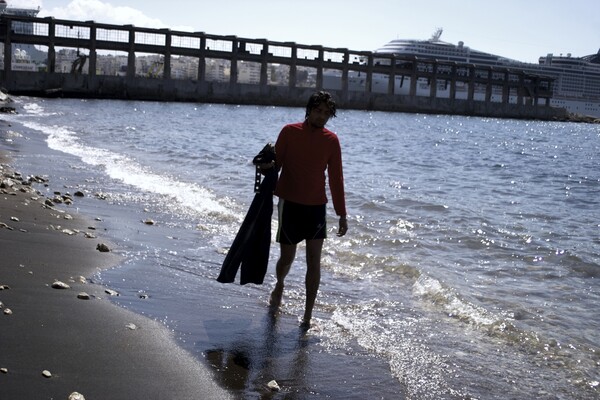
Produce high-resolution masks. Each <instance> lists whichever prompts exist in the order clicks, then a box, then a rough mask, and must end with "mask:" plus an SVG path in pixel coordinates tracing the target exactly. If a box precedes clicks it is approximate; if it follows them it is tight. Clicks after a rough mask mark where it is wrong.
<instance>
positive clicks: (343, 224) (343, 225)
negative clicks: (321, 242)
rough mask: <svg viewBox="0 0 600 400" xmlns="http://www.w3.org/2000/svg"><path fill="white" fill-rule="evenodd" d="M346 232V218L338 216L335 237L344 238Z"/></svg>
mask: <svg viewBox="0 0 600 400" xmlns="http://www.w3.org/2000/svg"><path fill="white" fill-rule="evenodd" d="M346 232H348V218H347V217H346V216H345V215H340V220H339V223H338V231H337V235H338V236H344V235H345V234H346Z"/></svg>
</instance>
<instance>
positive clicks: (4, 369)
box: [0, 368, 8, 374]
mask: <svg viewBox="0 0 600 400" xmlns="http://www.w3.org/2000/svg"><path fill="white" fill-rule="evenodd" d="M0 372H2V373H3V374H8V368H0Z"/></svg>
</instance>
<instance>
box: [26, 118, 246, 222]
mask: <svg viewBox="0 0 600 400" xmlns="http://www.w3.org/2000/svg"><path fill="white" fill-rule="evenodd" d="M21 123H22V124H23V125H24V126H25V127H27V128H29V129H33V130H36V131H40V132H42V133H44V134H45V135H47V139H46V142H47V143H48V147H49V148H51V149H53V150H58V151H61V152H64V153H67V154H71V155H74V156H76V157H78V158H80V159H81V160H82V161H83V162H84V163H85V164H88V165H91V166H94V167H99V168H101V169H102V170H103V171H104V173H105V174H106V175H107V176H109V177H110V178H111V179H114V180H117V181H120V182H122V183H124V184H126V185H129V186H132V187H134V188H136V189H138V190H141V191H143V192H145V193H152V194H155V195H159V196H161V197H165V198H168V199H171V200H172V201H171V202H169V203H165V204H172V205H175V206H177V210H176V211H178V212H179V211H182V210H184V211H187V213H188V214H190V215H193V216H196V217H202V218H203V219H205V218H206V217H212V218H215V219H218V220H225V221H239V220H240V219H241V217H242V216H241V214H240V213H239V212H235V211H232V202H231V200H229V199H227V198H219V197H217V196H216V195H214V193H212V192H211V191H210V190H208V189H207V188H205V187H202V186H200V185H198V184H196V183H189V182H182V181H178V180H177V179H176V178H174V177H171V176H167V175H163V174H157V173H154V172H153V171H152V170H151V169H150V168H148V167H146V166H144V165H142V164H140V163H139V162H137V161H136V160H134V159H133V158H130V157H128V156H126V155H122V154H117V153H114V152H111V151H108V150H105V149H101V148H97V147H92V146H87V145H85V144H83V143H82V142H81V141H80V140H79V138H78V136H77V132H74V131H73V130H71V129H69V128H67V127H63V126H57V125H54V126H47V125H43V124H40V123H37V122H33V121H21ZM173 211H175V210H173Z"/></svg>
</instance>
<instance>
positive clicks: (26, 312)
mask: <svg viewBox="0 0 600 400" xmlns="http://www.w3.org/2000/svg"><path fill="white" fill-rule="evenodd" d="M1 151H2V150H0V152H1ZM0 177H1V179H0V182H1V185H0V186H1V187H0V249H1V250H0V288H1V289H2V290H0V304H1V308H2V309H1V310H0V368H1V372H0V398H2V399H3V400H12V399H71V398H73V399H75V398H80V399H83V398H85V399H88V400H89V399H176V398H177V399H200V398H202V399H221V398H229V397H230V396H229V394H228V393H227V392H226V391H225V390H223V389H221V388H220V387H219V386H218V385H217V384H216V383H215V382H214V380H213V377H212V375H211V372H210V371H209V370H208V369H206V367H205V366H204V365H202V364H201V363H200V362H199V360H197V359H195V358H194V357H193V356H192V355H191V354H189V353H187V352H186V351H185V350H183V349H182V348H180V347H179V346H178V345H177V344H176V342H175V339H174V338H173V336H172V333H171V332H170V331H169V330H168V329H167V328H166V327H165V326H164V325H162V324H160V323H159V322H156V321H154V320H151V319H149V318H146V317H144V316H141V315H138V314H135V313H133V312H131V311H128V310H126V309H124V308H121V307H119V306H116V305H115V304H113V303H112V302H111V301H110V299H109V296H111V295H116V294H114V293H113V294H111V293H108V292H107V291H109V290H108V289H107V288H105V287H102V286H99V285H95V284H92V283H91V282H90V279H89V278H90V276H92V275H93V274H94V273H95V272H97V271H98V270H99V269H105V268H110V267H112V266H115V265H117V264H118V262H119V257H118V255H116V254H115V253H114V252H113V251H112V250H114V249H113V248H112V247H113V246H114V245H113V244H112V243H110V242H108V241H107V240H106V238H103V237H102V236H101V234H100V233H101V229H100V225H101V221H96V220H95V219H94V218H92V217H90V218H89V219H86V218H85V217H82V216H81V215H71V214H70V210H72V206H70V205H68V204H65V203H62V204H57V203H56V202H50V200H51V199H48V197H45V196H43V195H41V194H40V192H38V191H37V190H36V187H37V186H39V185H49V187H50V188H52V182H43V181H42V180H39V182H38V181H36V180H35V178H33V180H34V182H33V183H30V178H29V177H28V176H21V175H20V174H19V173H18V172H16V171H13V169H12V168H11V167H10V154H9V153H7V152H4V153H0ZM63 190H64V189H63ZM55 193H56V196H57V197H61V198H62V199H63V200H65V199H67V202H69V201H70V200H68V199H69V198H71V199H72V201H73V202H74V203H76V202H77V197H76V196H75V195H74V194H73V193H70V194H66V193H59V192H55ZM102 244H103V245H106V246H107V247H108V248H109V249H110V250H111V251H109V252H102V251H99V250H98V245H102ZM56 281H60V282H62V283H64V284H65V285H68V288H63V289H59V288H54V287H53V286H56V285H54V284H55V282H56ZM74 393H79V394H80V395H82V397H77V396H76V394H74ZM70 396H71V397H70Z"/></svg>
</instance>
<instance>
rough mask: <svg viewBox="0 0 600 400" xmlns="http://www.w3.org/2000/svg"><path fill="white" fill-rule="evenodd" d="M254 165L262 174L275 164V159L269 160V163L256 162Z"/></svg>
mask: <svg viewBox="0 0 600 400" xmlns="http://www.w3.org/2000/svg"><path fill="white" fill-rule="evenodd" d="M256 166H257V167H258V169H260V173H261V174H263V175H264V174H266V173H267V171H268V170H270V169H271V168H273V167H274V166H275V161H271V162H270V163H264V164H256Z"/></svg>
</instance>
